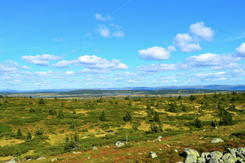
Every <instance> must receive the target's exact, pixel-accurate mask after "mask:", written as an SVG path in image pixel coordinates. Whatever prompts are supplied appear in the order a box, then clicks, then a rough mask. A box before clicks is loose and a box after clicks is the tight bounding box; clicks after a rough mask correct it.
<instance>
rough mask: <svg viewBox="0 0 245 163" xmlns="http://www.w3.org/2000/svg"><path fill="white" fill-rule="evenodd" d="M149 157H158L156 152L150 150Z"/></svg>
mask: <svg viewBox="0 0 245 163" xmlns="http://www.w3.org/2000/svg"><path fill="white" fill-rule="evenodd" d="M149 157H150V158H157V154H156V152H150V153H149Z"/></svg>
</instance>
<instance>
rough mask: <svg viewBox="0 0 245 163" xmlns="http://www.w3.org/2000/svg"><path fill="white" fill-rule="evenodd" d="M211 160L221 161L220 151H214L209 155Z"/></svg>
mask: <svg viewBox="0 0 245 163" xmlns="http://www.w3.org/2000/svg"><path fill="white" fill-rule="evenodd" d="M210 156H211V159H217V160H218V159H221V158H222V156H223V153H222V152H220V151H214V152H211V153H210Z"/></svg>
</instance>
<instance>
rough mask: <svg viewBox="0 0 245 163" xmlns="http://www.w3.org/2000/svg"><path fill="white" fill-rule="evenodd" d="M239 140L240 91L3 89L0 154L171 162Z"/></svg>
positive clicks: (244, 96)
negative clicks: (40, 94)
mask: <svg viewBox="0 0 245 163" xmlns="http://www.w3.org/2000/svg"><path fill="white" fill-rule="evenodd" d="M213 138H219V139H222V141H221V142H218V143H214V144H213V143H211V141H212V140H213ZM115 143H116V144H115ZM244 145H245V93H243V92H225V93H224V92H220V93H209V94H192V95H188V96H172V97H171V96H169V97H162V96H142V97H138V96H127V95H120V96H105V97H91V98H89V99H83V98H59V97H55V98H32V97H8V96H0V162H6V161H9V160H11V159H12V161H20V162H40V163H45V162H71V163H73V162H166V163H167V162H170V163H171V162H173V163H175V162H178V161H184V160H185V157H186V156H184V155H183V151H184V149H185V148H192V149H195V150H197V151H199V152H211V151H221V152H223V151H225V150H227V149H228V148H237V147H244ZM150 152H153V153H154V155H156V156H154V155H152V153H150Z"/></svg>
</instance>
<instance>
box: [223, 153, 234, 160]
mask: <svg viewBox="0 0 245 163" xmlns="http://www.w3.org/2000/svg"><path fill="white" fill-rule="evenodd" d="M230 158H236V157H235V156H233V155H232V154H231V153H225V154H224V155H223V156H222V160H224V161H226V160H228V159H230Z"/></svg>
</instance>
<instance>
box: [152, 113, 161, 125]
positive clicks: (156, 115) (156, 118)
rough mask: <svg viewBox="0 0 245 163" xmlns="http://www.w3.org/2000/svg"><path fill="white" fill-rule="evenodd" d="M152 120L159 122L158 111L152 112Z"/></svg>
mask: <svg viewBox="0 0 245 163" xmlns="http://www.w3.org/2000/svg"><path fill="white" fill-rule="evenodd" d="M153 121H154V122H158V123H159V122H160V118H159V114H158V112H154V116H153Z"/></svg>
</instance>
